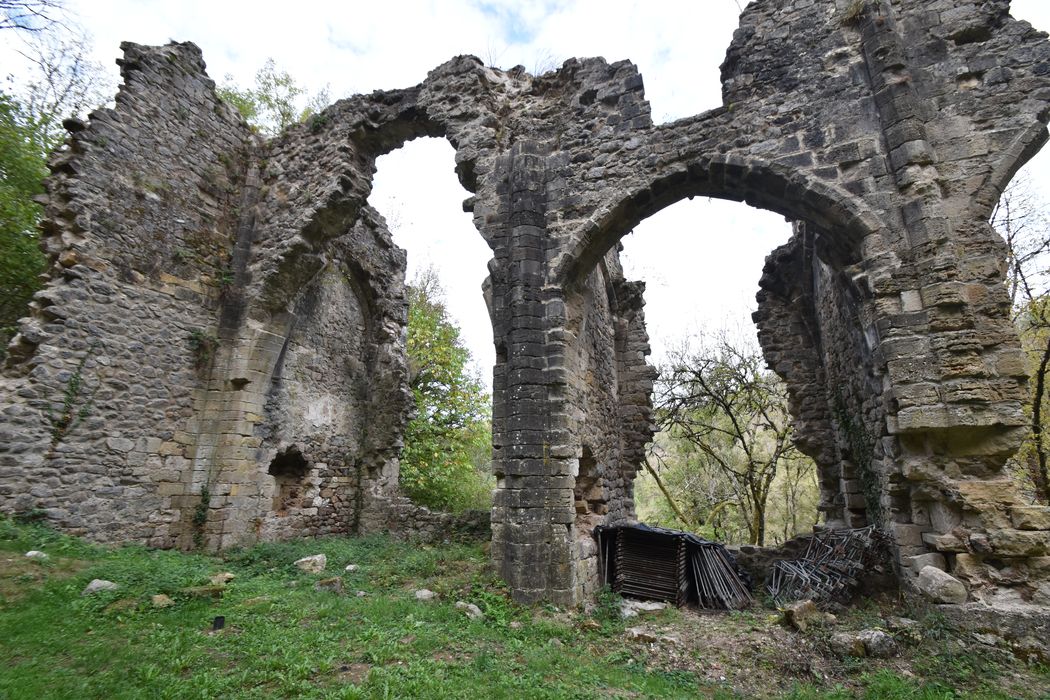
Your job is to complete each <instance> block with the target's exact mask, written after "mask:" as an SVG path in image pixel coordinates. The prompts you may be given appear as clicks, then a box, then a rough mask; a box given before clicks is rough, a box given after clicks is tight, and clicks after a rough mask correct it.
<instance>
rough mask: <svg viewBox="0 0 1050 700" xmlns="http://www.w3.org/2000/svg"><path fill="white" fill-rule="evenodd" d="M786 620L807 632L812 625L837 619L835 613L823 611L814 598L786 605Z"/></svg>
mask: <svg viewBox="0 0 1050 700" xmlns="http://www.w3.org/2000/svg"><path fill="white" fill-rule="evenodd" d="M781 612H783V613H784V622H785V623H786V624H788V625H789V626H791V627H794V628H795V629H797V630H798V631H799V632H805V631H806V630H807V629H808V628H809V627H810V626H812V625H820V624H824V623H827V622H833V621H834V620H835V616H834V615H829V614H828V613H826V612H823V611H821V610H820V609H819V608H818V607H817V604H816V603H814V602H813V601H812V600H797V601H795V602H793V603H788V604H787V605H785V606H784V607H783V608H782V609H781Z"/></svg>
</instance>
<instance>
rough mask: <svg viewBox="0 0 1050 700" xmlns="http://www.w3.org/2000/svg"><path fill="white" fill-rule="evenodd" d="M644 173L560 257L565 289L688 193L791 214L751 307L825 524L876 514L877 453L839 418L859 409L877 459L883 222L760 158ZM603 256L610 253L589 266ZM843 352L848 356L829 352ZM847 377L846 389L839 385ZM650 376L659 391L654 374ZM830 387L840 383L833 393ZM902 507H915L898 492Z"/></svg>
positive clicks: (855, 522) (582, 282)
mask: <svg viewBox="0 0 1050 700" xmlns="http://www.w3.org/2000/svg"><path fill="white" fill-rule="evenodd" d="M645 180H646V181H647V184H646V185H645V186H644V187H641V188H639V189H638V190H637V191H635V192H633V193H630V194H629V195H628V196H626V197H623V198H622V199H620V200H618V201H617V202H616V203H615V204H609V205H606V206H605V207H604V208H600V209H599V210H598V211H597V212H596V213H595V214H594V216H592V217H591V222H592V224H591V226H590V227H589V228H588V229H587V230H586V231H585V233H584V234H583V235H582V236H580V237H579V239H576V240H574V245H573V247H572V248H571V252H570V253H568V254H567V255H566V258H565V259H563V260H560V261H559V263H560V264H559V266H558V268H557V270H558V272H557V274H558V275H559V277H558V279H561V280H562V283H563V285H564V286H565V289H566V295H567V296H566V299H567V300H568V299H571V298H572V297H573V296H574V295H577V294H578V293H579V291H578V290H579V288H581V286H586V285H587V284H589V276H590V274H592V273H590V272H588V268H587V267H586V265H587V263H588V261H589V260H592V259H593V258H594V257H595V256H598V255H607V254H608V253H609V251H610V250H611V248H613V247H614V246H616V245H617V243H618V241H619V239H620V238H621V237H622V236H624V235H626V234H627V233H628V232H630V231H631V230H633V229H634V227H635V226H636V225H637V224H638V223H639V222H640V221H642V220H643V219H645V218H647V217H648V216H651V215H652V214H654V213H655V212H657V211H659V210H661V209H663V208H665V207H667V206H670V205H672V204H674V203H676V202H678V201H681V200H682V199H686V198H690V199H691V198H692V197H693V196H710V197H715V198H721V199H727V200H731V201H737V202H741V203H744V204H747V205H749V206H753V207H756V208H761V209H766V210H770V211H774V212H776V213H779V214H782V215H784V216H785V217H787V218H789V219H793V220H795V221H796V224H795V233H794V235H793V237H792V239H791V240H790V241H789V242H788V243H787V244H785V245H784V246H781V247H780V248H778V249H776V250H774V251H772V252H771V253H770V255H769V256H768V257H767V261H766V265H765V269H764V270H763V271H762V276H761V281H760V285H759V286H760V292H759V310H758V311H757V312H756V314H755V321H756V323H757V324H758V325H759V340H760V344H761V346H762V348H763V352H764V354H765V355H766V359H767V362H768V363H769V365H770V367H771V368H772V369H773V370H774V371H775V372H776V373H777V374H778V375H780V376H781V378H782V379H783V380H784V381H785V383H786V384H787V387H788V392H789V397H790V408H791V413H792V417H793V422H794V423H795V424H796V429H797V435H798V441H799V443H800V447H801V448H802V450H803V451H804V452H805V453H806V454H808V455H810V456H811V457H813V458H814V460H815V461H816V462H817V464H818V465H819V467H820V468H819V474H820V483H821V486H822V503H821V509H822V510H823V511H824V512H825V513H826V515H827V516H828V520H829V523H832V524H837V525H847V524H848V525H850V526H860V525H864V524H868V523H869V522H873V521H874V520H875V519H876V518H875V516H873V515H872V513H875V515H878V513H879V511H880V510H881V506H880V505H879V503H878V498H877V496H875V495H874V493H873V488H874V486H873V485H872V484H870V483H869V482H872V481H873V480H875V479H876V477H875V476H874V472H873V469H877V465H876V466H874V467H873V466H872V465H871V464H868V463H867V462H869V461H870V459H869V458H870V455H867V454H865V455H864V456H863V458H862V457H859V456H858V455H855V454H853V451H854V447H855V446H854V445H852V444H851V440H850V436H849V435H848V434H847V433H848V432H849V431H848V430H847V429H846V427H844V425H843V423H842V420H843V419H842V416H844V415H846V414H848V415H851V416H856V417H857V418H856V419H855V421H854V423H855V425H854V424H851V425H850V426H849V428H850V429H854V428H855V429H856V430H857V431H863V433H864V435H865V436H867V437H866V438H865V439H866V440H870V441H871V442H872V443H876V447H875V448H874V449H875V453H876V454H875V458H876V459H881V457H882V452H881V450H882V448H881V438H882V437H884V436H885V435H886V425H885V418H886V414H885V411H884V410H883V402H882V396H881V395H882V388H881V380H880V379H879V377H881V376H882V374H883V370H882V369H880V367H879V366H878V363H877V361H876V359H877V358H876V357H875V349H876V346H877V340H876V338H877V332H876V331H875V328H874V313H873V308H872V304H873V298H872V295H871V293H870V290H869V289H868V288H867V287H866V284H865V275H864V272H863V266H862V265H861V264H860V263H861V262H862V261H863V259H864V254H865V246H869V247H871V248H876V249H877V248H878V247H880V246H879V245H878V243H876V242H881V241H882V229H883V226H882V224H881V222H880V221H879V220H878V219H877V218H876V216H875V215H874V213H873V212H871V211H869V210H868V208H867V207H866V206H865V204H864V203H863V202H862V201H861V200H858V199H857V198H855V197H853V196H851V195H849V194H848V193H846V192H843V191H841V190H839V189H837V188H835V187H832V186H830V185H828V184H826V183H825V182H823V181H820V180H818V179H815V178H812V177H810V176H808V175H807V174H805V173H802V172H798V171H794V170H792V169H790V168H787V167H784V166H781V165H779V164H776V163H769V162H765V161H762V160H760V159H744V158H739V157H733V156H725V157H717V158H713V159H707V158H703V159H700V160H699V161H697V162H692V163H689V164H686V165H679V166H676V167H675V168H673V169H671V170H670V172H669V173H667V174H661V175H659V176H655V177H651V178H646V179H645ZM605 264H606V263H605V261H604V258H603V259H601V261H600V262H599V263H598V264H597V265H595V266H594V268H593V269H594V270H595V271H597V270H600V269H603V265H605ZM843 309H846V310H845V311H843ZM831 336H834V337H831ZM836 352H841V353H843V354H842V355H840V356H834V357H833V355H834V354H835V353H836ZM832 365H834V368H833V371H832V376H833V379H829V375H828V371H829V367H831V366H832ZM847 385H848V386H849V387H850V388H849V389H843V388H842V387H846V386H847ZM643 386H646V387H647V388H649V389H651V381H649V382H647V383H644V382H643ZM831 386H835V387H838V388H836V389H835V391H830V389H829V387H831ZM833 394H834V395H833ZM650 435H651V433H647V432H646V431H641V432H640V433H639V434H637V436H636V439H637V440H639V441H640V444H637V445H635V446H634V451H635V453H636V454H638V455H639V456H640V455H641V454H642V453H643V450H642V446H643V445H644V443H645V442H646V441H647V440H648V439H649V436H650ZM858 462H865V463H864V464H863V465H860V464H858ZM631 476H632V477H633V473H632V474H631ZM896 507H898V508H899V509H902V510H903V509H906V507H907V506H906V504H905V503H904V502H898V503H897V504H896Z"/></svg>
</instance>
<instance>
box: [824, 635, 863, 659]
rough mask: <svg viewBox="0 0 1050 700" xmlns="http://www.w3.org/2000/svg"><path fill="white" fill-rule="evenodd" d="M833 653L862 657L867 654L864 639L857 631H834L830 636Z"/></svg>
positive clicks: (842, 655)
mask: <svg viewBox="0 0 1050 700" xmlns="http://www.w3.org/2000/svg"><path fill="white" fill-rule="evenodd" d="M828 647H829V648H830V649H831V653H833V654H835V655H836V656H838V657H841V658H846V657H851V656H852V657H862V656H864V655H866V654H867V650H866V649H865V648H864V641H863V640H861V639H860V638H859V637H858V636H857V634H856V633H855V632H834V633H832V635H831V636H830V637H829V638H828Z"/></svg>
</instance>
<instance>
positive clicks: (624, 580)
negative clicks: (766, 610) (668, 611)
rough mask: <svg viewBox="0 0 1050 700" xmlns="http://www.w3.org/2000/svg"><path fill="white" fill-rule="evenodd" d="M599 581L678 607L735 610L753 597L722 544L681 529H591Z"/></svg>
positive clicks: (625, 526) (614, 587) (636, 595)
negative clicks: (595, 544) (597, 553)
mask: <svg viewBox="0 0 1050 700" xmlns="http://www.w3.org/2000/svg"><path fill="white" fill-rule="evenodd" d="M595 534H596V536H597V538H598V552H599V563H600V569H601V573H602V580H603V583H606V584H608V585H609V586H610V587H611V588H612V589H613V590H614V591H616V592H617V593H620V594H622V595H627V596H631V597H635V598H642V599H645V600H660V601H664V602H667V603H672V604H674V605H676V606H682V605H687V604H695V605H697V606H698V607H700V608H704V609H707V610H737V609H740V608H744V607H747V606H748V605H750V604H751V602H752V601H753V599H752V597H751V592H750V591H749V590H748V585H747V583H746V582H745V578H746V577H745V576H744V575H743V574H742V573H741V572H740V571H739V570H738V569H737V566H736V561H735V560H734V559H733V557H732V555H731V554H730V553H729V551H728V550H726V548H725V547H724V546H723V545H721V544H719V543H717V542H709V541H707V540H704V539H701V538H699V537H697V536H696V535H693V534H690V533H688V532H682V531H680V530H667V529H664V528H656V527H649V526H647V525H620V526H615V527H599V528H596V529H595Z"/></svg>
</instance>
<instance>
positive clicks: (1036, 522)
mask: <svg viewBox="0 0 1050 700" xmlns="http://www.w3.org/2000/svg"><path fill="white" fill-rule="evenodd" d="M1010 520H1011V521H1012V522H1013V525H1014V527H1015V528H1017V529H1018V530H1050V508H1048V507H1047V506H1014V507H1012V508H1011V509H1010Z"/></svg>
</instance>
